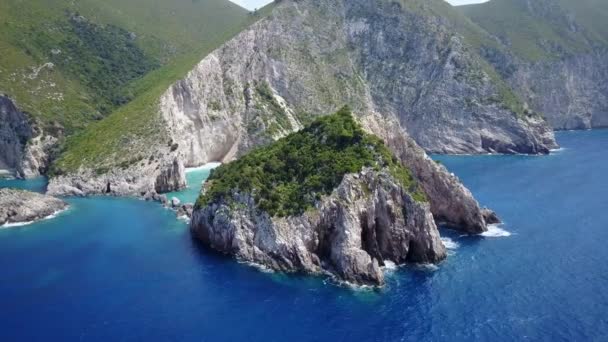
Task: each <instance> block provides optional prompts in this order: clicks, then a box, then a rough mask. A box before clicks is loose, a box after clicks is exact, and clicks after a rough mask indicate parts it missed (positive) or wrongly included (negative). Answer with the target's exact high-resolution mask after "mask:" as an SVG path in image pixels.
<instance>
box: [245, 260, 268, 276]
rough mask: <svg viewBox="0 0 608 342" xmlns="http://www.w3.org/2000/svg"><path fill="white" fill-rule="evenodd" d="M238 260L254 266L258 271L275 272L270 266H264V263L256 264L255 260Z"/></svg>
mask: <svg viewBox="0 0 608 342" xmlns="http://www.w3.org/2000/svg"><path fill="white" fill-rule="evenodd" d="M238 262H239V263H241V264H244V265H247V266H250V267H253V268H256V269H257V270H258V271H260V272H262V273H275V271H274V270H273V269H272V268H270V267H268V266H265V265H262V264H258V263H256V262H252V261H240V260H239V261H238Z"/></svg>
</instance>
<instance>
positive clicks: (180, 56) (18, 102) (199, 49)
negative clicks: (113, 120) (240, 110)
mask: <svg viewBox="0 0 608 342" xmlns="http://www.w3.org/2000/svg"><path fill="white" fill-rule="evenodd" d="M255 20H257V18H256V17H254V16H253V15H251V14H249V13H248V12H247V11H246V10H244V9H242V8H240V7H239V6H236V5H234V4H233V3H231V2H229V1H228V0H210V1H192V0H177V1H157V0H126V1H122V0H121V1H115V0H110V1H101V2H100V1H92V0H83V1H77V2H74V1H67V0H50V1H44V2H40V1H34V0H7V1H2V2H1V3H0V27H1V29H0V95H2V94H4V95H5V97H6V98H9V99H10V100H12V102H13V104H14V105H15V106H16V107H17V108H18V109H19V110H20V111H22V112H24V113H26V114H27V116H28V119H29V121H30V125H31V126H32V127H33V128H32V130H34V131H36V132H47V133H48V135H51V136H53V137H55V138H62V137H63V136H65V135H71V134H73V133H75V132H78V131H80V130H81V129H83V128H84V127H86V126H87V125H88V124H89V123H91V122H93V121H97V120H99V119H101V118H103V117H105V116H107V115H108V114H109V113H111V112H112V111H114V110H115V109H117V108H119V107H121V106H123V105H125V104H126V103H128V102H130V101H131V100H132V99H134V98H136V97H138V96H140V95H142V94H144V93H145V92H147V91H149V90H150V89H152V88H154V87H156V86H158V85H161V86H162V84H163V82H164V86H165V87H166V86H167V85H168V84H171V83H172V82H174V81H175V80H176V79H178V78H179V77H181V76H183V75H184V74H185V72H186V71H187V70H188V69H189V68H190V67H191V66H192V65H194V64H195V63H196V62H197V61H198V60H200V58H202V56H204V55H205V54H207V53H208V52H210V51H211V50H213V49H214V48H216V47H217V46H219V45H220V44H222V43H223V42H225V41H226V40H228V39H230V38H231V37H232V36H233V35H234V34H236V33H237V32H239V31H240V30H242V29H243V28H245V27H246V26H247V25H249V24H250V23H251V22H253V21H255ZM40 134H41V133H40ZM21 147H22V149H24V148H25V146H21ZM10 158H12V157H10V156H2V155H0V159H10ZM12 167H13V168H19V165H12Z"/></svg>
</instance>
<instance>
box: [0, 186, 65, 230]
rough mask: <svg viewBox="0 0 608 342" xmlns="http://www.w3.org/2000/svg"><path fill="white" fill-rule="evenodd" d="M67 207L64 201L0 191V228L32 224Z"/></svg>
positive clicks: (37, 195) (34, 194)
mask: <svg viewBox="0 0 608 342" xmlns="http://www.w3.org/2000/svg"><path fill="white" fill-rule="evenodd" d="M67 207H68V205H67V203H65V202H64V201H62V200H60V199H58V198H55V197H51V196H47V195H42V194H39V193H35V192H29V191H24V190H15V189H0V226H1V225H4V224H10V223H26V222H34V221H38V220H41V219H44V218H46V217H49V216H51V215H53V214H55V213H57V212H59V211H61V210H64V209H66V208H67Z"/></svg>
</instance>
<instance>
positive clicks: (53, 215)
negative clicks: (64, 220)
mask: <svg viewBox="0 0 608 342" xmlns="http://www.w3.org/2000/svg"><path fill="white" fill-rule="evenodd" d="M68 209H69V207H67V208H65V209H61V210H57V211H56V212H54V213H52V214H51V215H49V216H46V217H43V218H41V219H40V220H36V221H25V222H12V223H5V224H3V225H1V226H0V228H13V227H23V226H27V225H30V224H32V223H36V222H40V221H45V220H51V219H54V218H55V217H57V216H59V214H62V213H63V212H66V211H67V210H68Z"/></svg>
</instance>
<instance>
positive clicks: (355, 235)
mask: <svg viewBox="0 0 608 342" xmlns="http://www.w3.org/2000/svg"><path fill="white" fill-rule="evenodd" d="M191 230H192V233H193V234H194V236H196V237H197V238H198V239H199V240H200V241H202V242H203V243H204V244H206V245H208V246H210V247H212V248H214V249H216V250H218V251H220V252H224V253H227V254H230V255H234V256H236V257H237V258H238V259H239V260H241V261H245V262H252V263H255V264H260V265H262V266H264V267H267V268H270V269H272V270H276V271H281V272H303V273H310V274H325V273H329V274H331V275H333V276H335V277H336V278H337V279H339V280H342V281H346V282H350V283H354V284H359V285H383V284H384V274H383V272H382V269H381V267H382V266H383V265H384V263H385V262H386V261H390V262H393V263H395V264H397V265H401V264H403V263H406V262H417V263H436V262H439V261H441V260H443V259H444V258H445V257H446V250H445V247H444V246H443V244H442V242H441V239H440V236H439V232H438V231H437V227H436V226H435V222H434V220H433V215H432V214H431V211H430V206H429V205H428V204H426V203H421V202H417V201H415V200H414V199H413V198H412V197H411V195H410V194H408V192H407V191H406V190H405V189H403V188H402V187H401V186H400V185H399V184H398V182H397V181H396V180H395V179H394V178H393V177H392V176H391V175H390V173H389V172H386V171H380V172H378V171H373V170H371V169H366V170H363V171H362V172H361V173H359V174H349V175H346V176H345V177H344V179H343V180H342V182H341V184H340V185H339V186H338V187H337V188H336V189H335V191H334V192H333V193H332V194H331V195H329V196H326V197H324V198H322V199H321V200H320V201H319V202H318V203H317V205H316V208H315V209H314V210H309V211H306V212H305V213H304V214H302V215H299V216H290V217H285V218H277V217H271V216H270V215H269V214H268V213H267V212H265V211H263V210H260V209H259V208H257V207H256V205H255V202H254V200H253V198H252V196H251V195H250V194H247V193H238V192H236V191H235V192H234V193H233V196H232V197H231V198H230V201H224V200H223V201H216V202H212V203H210V204H208V205H206V206H205V207H203V208H197V209H196V210H195V211H194V213H193V216H192V221H191Z"/></svg>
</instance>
